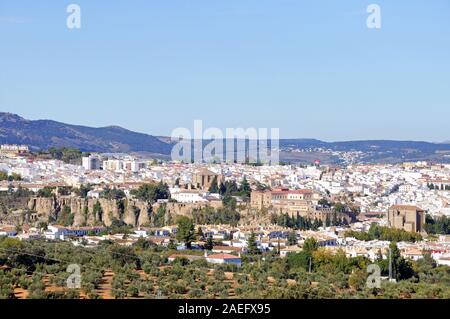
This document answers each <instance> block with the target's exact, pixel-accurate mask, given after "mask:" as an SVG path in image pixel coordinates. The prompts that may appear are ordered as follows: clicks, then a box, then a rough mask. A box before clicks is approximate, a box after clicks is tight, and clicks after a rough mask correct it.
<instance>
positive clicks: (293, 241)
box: [287, 232, 298, 246]
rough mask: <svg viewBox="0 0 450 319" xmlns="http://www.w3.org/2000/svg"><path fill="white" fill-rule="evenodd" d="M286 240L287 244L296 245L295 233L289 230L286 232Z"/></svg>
mask: <svg viewBox="0 0 450 319" xmlns="http://www.w3.org/2000/svg"><path fill="white" fill-rule="evenodd" d="M287 240H288V245H289V246H293V245H297V243H298V240H297V234H296V233H295V232H290V233H289V234H288V238H287Z"/></svg>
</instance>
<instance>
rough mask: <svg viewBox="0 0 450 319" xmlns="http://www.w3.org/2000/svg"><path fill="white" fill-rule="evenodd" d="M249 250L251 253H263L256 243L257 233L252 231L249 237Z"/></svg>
mask: <svg viewBox="0 0 450 319" xmlns="http://www.w3.org/2000/svg"><path fill="white" fill-rule="evenodd" d="M247 252H248V253H249V254H250V255H258V254H260V253H261V251H260V250H259V249H258V244H257V243H256V235H255V233H254V232H252V233H251V234H250V236H249V237H248V239H247Z"/></svg>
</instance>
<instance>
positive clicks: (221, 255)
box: [207, 254, 241, 259]
mask: <svg viewBox="0 0 450 319" xmlns="http://www.w3.org/2000/svg"><path fill="white" fill-rule="evenodd" d="M207 258H208V259H238V258H241V257H238V256H234V255H230V254H214V255H209V256H208V257H207Z"/></svg>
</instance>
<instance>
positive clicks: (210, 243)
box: [205, 234, 214, 250]
mask: <svg viewBox="0 0 450 319" xmlns="http://www.w3.org/2000/svg"><path fill="white" fill-rule="evenodd" d="M213 248H214V241H213V238H212V236H211V234H210V235H209V236H208V239H207V240H206V244H205V249H206V250H212V249H213Z"/></svg>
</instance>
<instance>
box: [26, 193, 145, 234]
mask: <svg viewBox="0 0 450 319" xmlns="http://www.w3.org/2000/svg"><path fill="white" fill-rule="evenodd" d="M97 202H98V203H99V205H100V207H101V210H97V211H96V210H95V209H94V206H95V205H96V203H97ZM65 206H66V207H68V208H69V209H70V212H71V213H72V214H74V223H73V226H82V225H97V224H104V225H106V226H110V225H111V223H112V221H113V220H114V219H117V220H121V221H123V222H125V223H126V224H128V225H131V226H134V227H139V226H142V225H145V224H148V223H149V222H150V216H151V212H152V209H151V207H150V205H148V204H147V203H145V202H141V201H138V200H129V199H124V200H109V199H104V198H100V199H95V198H81V197H71V196H55V197H50V198H42V197H33V198H31V199H30V200H29V202H28V209H29V210H31V211H34V212H35V213H34V216H33V220H34V221H48V220H49V218H50V219H54V220H56V219H57V218H58V216H59V214H60V213H61V211H62V209H63V207H65Z"/></svg>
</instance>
